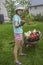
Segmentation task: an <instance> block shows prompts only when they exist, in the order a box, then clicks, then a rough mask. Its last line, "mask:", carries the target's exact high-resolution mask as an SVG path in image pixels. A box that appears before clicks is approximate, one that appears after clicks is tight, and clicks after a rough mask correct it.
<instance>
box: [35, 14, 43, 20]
mask: <svg viewBox="0 0 43 65" xmlns="http://www.w3.org/2000/svg"><path fill="white" fill-rule="evenodd" d="M34 20H35V21H43V15H41V14H37V15H36V16H34Z"/></svg>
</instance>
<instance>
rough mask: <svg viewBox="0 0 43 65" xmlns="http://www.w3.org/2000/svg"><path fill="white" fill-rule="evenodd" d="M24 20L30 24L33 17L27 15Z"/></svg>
mask: <svg viewBox="0 0 43 65" xmlns="http://www.w3.org/2000/svg"><path fill="white" fill-rule="evenodd" d="M25 20H26V21H27V22H28V23H29V22H32V21H33V20H34V17H33V16H32V15H31V14H28V15H27V16H26V17H25Z"/></svg>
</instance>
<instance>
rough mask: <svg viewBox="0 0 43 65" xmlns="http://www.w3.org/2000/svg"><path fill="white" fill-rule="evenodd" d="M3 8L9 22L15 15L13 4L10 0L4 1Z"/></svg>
mask: <svg viewBox="0 0 43 65" xmlns="http://www.w3.org/2000/svg"><path fill="white" fill-rule="evenodd" d="M5 7H6V9H7V13H8V17H9V18H10V20H12V17H13V15H14V13H15V7H14V2H13V1H12V0H9V1H8V0H5Z"/></svg>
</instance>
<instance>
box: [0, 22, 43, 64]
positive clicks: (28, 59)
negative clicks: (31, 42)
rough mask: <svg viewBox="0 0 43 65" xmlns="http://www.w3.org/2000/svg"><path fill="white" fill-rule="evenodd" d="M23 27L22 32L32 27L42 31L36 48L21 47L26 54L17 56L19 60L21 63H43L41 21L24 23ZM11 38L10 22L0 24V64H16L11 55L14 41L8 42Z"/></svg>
mask: <svg viewBox="0 0 43 65" xmlns="http://www.w3.org/2000/svg"><path fill="white" fill-rule="evenodd" d="M23 29H24V32H26V31H28V30H33V29H37V30H40V31H41V32H42V37H41V39H40V41H39V42H38V44H37V47H36V48H33V47H29V48H28V49H26V48H23V51H24V52H26V53H27V56H25V57H20V56H18V58H19V60H20V61H22V65H43V22H35V23H34V24H31V25H24V27H23ZM13 39H14V37H13V27H12V24H6V23H5V24H2V25H1V24H0V65H16V64H15V63H14V56H13V48H14V43H13V44H9V41H11V40H13Z"/></svg>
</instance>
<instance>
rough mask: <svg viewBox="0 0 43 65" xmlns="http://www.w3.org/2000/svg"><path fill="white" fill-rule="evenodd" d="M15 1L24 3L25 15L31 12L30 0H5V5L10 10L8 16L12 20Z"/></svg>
mask: <svg viewBox="0 0 43 65" xmlns="http://www.w3.org/2000/svg"><path fill="white" fill-rule="evenodd" d="M15 3H20V4H22V5H23V6H24V7H26V9H25V11H24V14H25V15H24V14H23V17H24V16H26V14H28V13H29V9H28V5H29V0H5V7H6V9H7V12H8V17H9V18H10V20H12V18H13V15H14V13H15V6H14V5H15Z"/></svg>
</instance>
